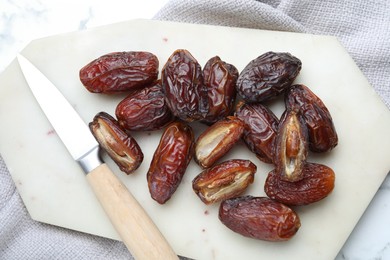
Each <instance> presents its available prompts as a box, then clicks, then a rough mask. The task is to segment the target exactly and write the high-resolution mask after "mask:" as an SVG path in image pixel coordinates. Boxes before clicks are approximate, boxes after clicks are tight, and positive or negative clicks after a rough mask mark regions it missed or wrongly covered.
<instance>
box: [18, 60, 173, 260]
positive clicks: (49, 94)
mask: <svg viewBox="0 0 390 260" xmlns="http://www.w3.org/2000/svg"><path fill="white" fill-rule="evenodd" d="M17 60H18V62H19V65H20V68H21V71H22V73H23V75H24V77H25V79H26V82H27V84H28V86H29V87H30V89H31V91H32V93H33V95H34V97H35V99H36V100H37V102H38V104H39V105H40V107H41V109H42V111H43V112H44V114H45V115H46V117H47V118H48V120H49V121H50V123H51V125H52V126H53V128H54V130H55V131H56V133H57V135H58V136H59V138H60V139H61V141H62V142H63V143H64V145H65V146H66V148H67V149H68V151H69V153H70V154H71V156H72V157H73V159H74V160H75V161H76V162H78V163H79V165H80V166H81V168H82V169H83V170H84V172H85V173H86V178H87V180H88V183H89V184H90V186H91V188H92V190H93V191H94V193H95V195H96V198H97V199H98V200H99V202H100V204H101V206H102V207H103V209H104V211H105V212H106V214H107V216H108V217H109V219H110V221H111V223H112V224H113V226H114V228H115V229H116V231H117V232H118V234H119V236H120V237H121V239H122V241H123V242H124V244H125V245H126V247H127V248H128V250H129V251H130V253H131V254H132V255H133V257H134V258H135V259H178V256H177V255H176V254H175V253H174V251H173V249H172V248H171V246H170V245H169V244H168V242H167V240H166V239H165V237H164V236H163V235H162V234H161V232H160V231H159V229H158V228H157V226H156V225H155V223H154V222H153V220H152V219H151V218H150V217H149V216H148V214H147V213H146V211H145V210H144V209H143V208H142V206H141V205H140V204H139V203H138V201H137V200H136V199H135V198H134V197H133V195H132V194H131V193H130V191H129V190H128V189H127V188H126V186H125V185H124V184H123V183H122V182H121V181H120V180H119V179H118V178H117V177H116V176H115V174H114V173H113V172H112V171H111V170H110V169H109V168H108V166H107V165H106V164H105V163H104V162H103V161H102V160H101V158H100V153H99V151H100V147H99V144H98V142H97V141H96V139H95V137H94V136H93V135H92V133H91V131H90V130H89V127H88V126H87V124H86V123H85V122H84V121H83V119H82V118H81V117H80V116H79V114H78V113H77V112H76V110H75V109H74V108H73V107H72V105H71V104H70V103H69V102H68V101H67V100H66V98H65V97H64V96H63V95H62V93H61V92H60V91H59V90H58V89H57V88H56V87H55V86H54V85H53V84H52V83H51V82H50V81H49V79H47V77H46V76H45V75H44V74H43V73H42V72H41V71H40V70H39V69H38V68H36V67H35V66H34V65H33V64H32V63H31V62H30V61H29V60H27V59H26V58H25V57H23V56H22V55H21V54H18V55H17Z"/></svg>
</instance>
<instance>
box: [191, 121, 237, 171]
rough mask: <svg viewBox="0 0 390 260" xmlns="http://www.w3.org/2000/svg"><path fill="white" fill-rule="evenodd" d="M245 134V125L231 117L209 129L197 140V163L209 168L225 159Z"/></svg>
mask: <svg viewBox="0 0 390 260" xmlns="http://www.w3.org/2000/svg"><path fill="white" fill-rule="evenodd" d="M243 132H244V123H243V122H242V121H241V120H240V119H238V118H237V117H233V116H229V117H227V118H226V119H222V120H219V121H217V122H216V123H214V124H213V125H211V126H210V127H208V128H207V129H206V130H205V131H204V132H203V133H202V134H201V135H200V136H199V137H198V139H197V140H196V143H195V157H194V159H195V161H196V162H197V163H198V164H199V165H200V166H201V167H202V168H208V167H210V166H212V165H213V164H214V163H215V162H216V161H217V160H219V159H220V158H221V157H223V156H224V155H225V154H226V153H227V152H229V151H230V149H231V148H232V147H233V146H234V144H236V143H237V142H238V141H239V140H240V139H241V136H242V134H243Z"/></svg>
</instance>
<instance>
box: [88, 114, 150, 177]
mask: <svg viewBox="0 0 390 260" xmlns="http://www.w3.org/2000/svg"><path fill="white" fill-rule="evenodd" d="M89 128H90V129H91V132H92V134H93V135H94V137H95V138H96V140H97V141H98V142H99V144H100V145H101V147H102V148H103V149H104V150H105V151H106V152H107V154H108V155H109V156H110V157H111V158H112V160H113V161H114V162H115V163H116V164H117V165H118V166H119V169H120V170H121V171H123V172H125V173H126V174H130V173H132V172H134V171H135V170H136V169H137V168H138V167H139V166H140V165H141V163H142V161H143V159H144V155H143V153H142V150H141V148H140V147H139V145H138V143H137V142H136V140H135V139H134V138H133V137H131V136H130V135H128V134H126V133H125V131H124V130H123V129H122V128H121V127H120V126H119V124H118V122H117V121H116V120H115V119H114V118H113V117H112V116H110V115H109V114H107V113H105V112H100V113H98V114H97V115H96V116H95V117H94V119H93V121H92V122H91V123H89Z"/></svg>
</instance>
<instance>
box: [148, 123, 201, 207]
mask: <svg viewBox="0 0 390 260" xmlns="http://www.w3.org/2000/svg"><path fill="white" fill-rule="evenodd" d="M193 143H194V133H193V131H192V129H191V127H190V126H189V125H187V124H186V123H183V122H173V123H171V124H169V125H168V126H167V128H166V129H165V131H164V133H163V134H162V136H161V139H160V143H159V145H158V147H157V149H156V151H155V153H154V155H153V159H152V161H151V163H150V167H149V170H148V173H147V181H148V187H149V192H150V195H151V197H152V198H153V199H154V200H155V201H157V202H158V203H160V204H164V203H165V202H166V201H167V200H169V199H170V198H171V196H172V195H173V193H174V192H175V191H176V189H177V187H178V186H179V184H180V182H181V180H182V178H183V176H184V173H185V171H186V169H187V166H188V164H189V162H190V160H191V158H192V153H193Z"/></svg>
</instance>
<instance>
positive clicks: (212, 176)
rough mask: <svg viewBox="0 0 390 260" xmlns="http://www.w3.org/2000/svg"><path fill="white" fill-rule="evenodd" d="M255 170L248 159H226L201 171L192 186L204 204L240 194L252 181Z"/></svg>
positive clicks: (254, 166)
mask: <svg viewBox="0 0 390 260" xmlns="http://www.w3.org/2000/svg"><path fill="white" fill-rule="evenodd" d="M256 170H257V167H256V165H255V164H253V163H252V162H251V161H249V160H239V159H234V160H228V161H225V162H223V163H220V164H218V165H215V166H214V167H212V168H209V169H206V170H204V171H203V172H201V173H200V174H199V175H198V176H196V177H195V179H194V180H193V181H192V188H193V190H194V191H195V193H196V195H198V197H199V198H200V199H201V200H202V201H203V202H204V203H205V204H212V203H215V202H218V201H222V200H224V199H229V198H232V197H235V196H238V195H240V194H242V193H243V192H244V191H245V189H246V188H247V187H248V186H249V185H250V184H251V183H253V180H254V177H255V173H256Z"/></svg>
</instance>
